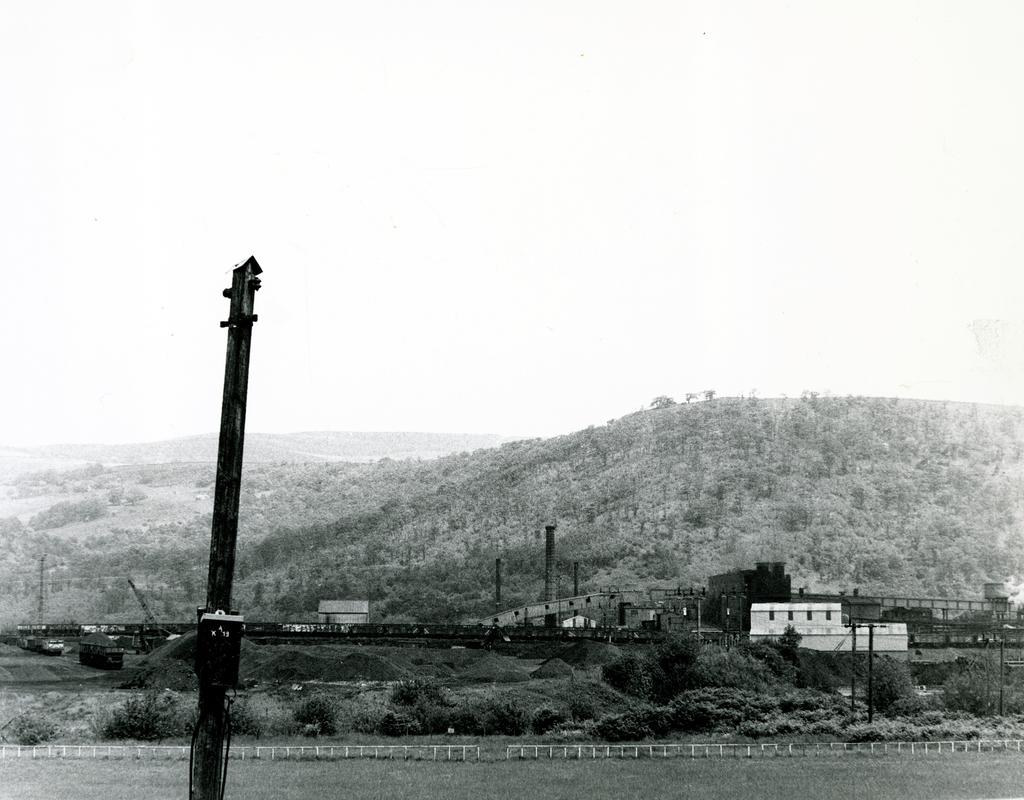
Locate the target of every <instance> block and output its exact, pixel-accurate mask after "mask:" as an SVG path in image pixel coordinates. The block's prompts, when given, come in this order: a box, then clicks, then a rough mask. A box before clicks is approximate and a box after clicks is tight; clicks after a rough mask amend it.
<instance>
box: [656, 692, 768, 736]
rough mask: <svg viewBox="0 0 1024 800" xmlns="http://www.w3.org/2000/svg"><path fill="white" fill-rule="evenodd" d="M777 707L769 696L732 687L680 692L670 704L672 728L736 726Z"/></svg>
mask: <svg viewBox="0 0 1024 800" xmlns="http://www.w3.org/2000/svg"><path fill="white" fill-rule="evenodd" d="M778 709H779V703H778V700H777V699H776V698H775V697H774V696H772V695H770V694H764V693H758V692H751V691H746V690H743V689H734V688H706V689H695V690H693V691H689V692H683V693H682V694H681V695H679V697H677V698H676V699H675V700H674V701H673V702H672V704H671V706H670V707H669V714H670V720H671V726H672V728H673V730H678V731H688V732H692V733H705V732H707V731H710V730H712V729H714V728H727V729H729V728H736V727H737V726H738V725H739V724H740V723H742V722H744V721H746V720H759V719H764V718H765V717H767V716H768V715H770V714H773V713H776V712H777V711H778Z"/></svg>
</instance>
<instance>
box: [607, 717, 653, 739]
mask: <svg viewBox="0 0 1024 800" xmlns="http://www.w3.org/2000/svg"><path fill="white" fill-rule="evenodd" d="M594 733H595V734H596V735H597V736H598V737H600V738H601V739H604V740H605V741H608V742H636V741H640V740H641V739H647V738H649V737H650V736H652V735H653V734H654V731H652V730H651V727H650V725H649V724H648V722H647V719H646V717H645V714H644V713H643V712H642V711H627V712H626V713H625V714H609V715H608V716H606V717H601V719H599V720H598V721H597V722H596V723H595V724H594Z"/></svg>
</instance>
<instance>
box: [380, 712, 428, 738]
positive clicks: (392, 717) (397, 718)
mask: <svg viewBox="0 0 1024 800" xmlns="http://www.w3.org/2000/svg"><path fill="white" fill-rule="evenodd" d="M377 730H378V731H379V732H380V733H382V734H383V735H384V736H411V735H415V734H417V733H421V732H422V728H421V726H420V723H419V720H417V719H416V718H415V717H414V716H412V715H411V714H408V713H406V712H404V711H391V710H389V711H385V712H384V716H382V717H381V718H380V722H379V723H378V724H377Z"/></svg>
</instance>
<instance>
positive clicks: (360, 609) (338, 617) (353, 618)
mask: <svg viewBox="0 0 1024 800" xmlns="http://www.w3.org/2000/svg"><path fill="white" fill-rule="evenodd" d="M316 613H317V618H318V620H319V621H320V622H332V623H341V624H348V625H358V624H362V623H364V622H369V621H370V601H369V600H321V601H320V607H319V608H318V609H317V612H316Z"/></svg>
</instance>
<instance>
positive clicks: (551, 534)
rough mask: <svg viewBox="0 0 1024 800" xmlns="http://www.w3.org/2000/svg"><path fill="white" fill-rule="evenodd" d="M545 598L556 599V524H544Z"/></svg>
mask: <svg viewBox="0 0 1024 800" xmlns="http://www.w3.org/2000/svg"><path fill="white" fill-rule="evenodd" d="M544 599H545V600H554V599H555V526H554V525H545V526H544Z"/></svg>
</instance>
